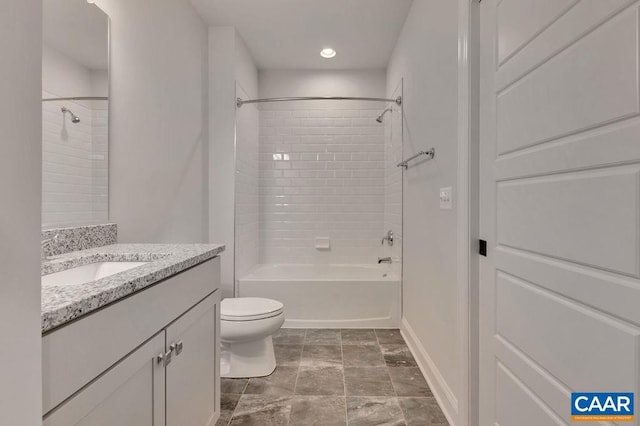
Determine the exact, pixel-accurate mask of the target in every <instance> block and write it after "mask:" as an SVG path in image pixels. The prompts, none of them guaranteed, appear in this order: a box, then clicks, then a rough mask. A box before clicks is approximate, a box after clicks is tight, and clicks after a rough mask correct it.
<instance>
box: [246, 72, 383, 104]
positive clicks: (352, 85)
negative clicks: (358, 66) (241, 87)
mask: <svg viewBox="0 0 640 426" xmlns="http://www.w3.org/2000/svg"><path fill="white" fill-rule="evenodd" d="M385 76H386V73H385V70H383V69H381V70H377V69H372V70H335V71H332V70H261V71H260V74H259V89H260V97H261V98H278V97H282V96H354V97H358V96H364V97H384V95H385V87H386V80H385V79H386V77H385ZM313 102H314V103H313V105H317V102H323V101H313Z"/></svg>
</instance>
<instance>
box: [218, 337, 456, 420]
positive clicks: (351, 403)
mask: <svg viewBox="0 0 640 426" xmlns="http://www.w3.org/2000/svg"><path fill="white" fill-rule="evenodd" d="M273 343H274V347H275V352H276V360H277V368H276V370H275V371H274V372H273V374H271V375H270V376H268V377H262V378H255V379H222V402H221V405H222V406H221V411H222V412H221V416H220V420H219V421H218V423H217V425H233V426H236V425H256V426H280V425H290V426H294V425H295V426H297V425H304V426H311V425H318V426H340V425H350V426H372V425H394V426H400V425H408V426H413V425H421V426H444V425H448V423H447V420H446V418H445V416H444V414H442V411H441V410H440V407H439V406H438V403H437V402H436V400H435V398H434V397H433V394H432V393H431V390H430V389H429V386H428V385H427V383H426V381H425V380H424V378H423V376H422V374H421V372H420V370H419V369H418V367H417V365H416V362H415V360H414V359H413V356H412V355H411V352H410V351H409V348H408V347H407V345H406V344H405V342H404V340H403V338H402V336H401V335H400V332H399V331H398V330H386V329H385V330H380V329H376V330H369V329H352V330H335V329H308V330H304V329H281V330H280V331H279V332H278V333H277V334H276V335H274V337H273Z"/></svg>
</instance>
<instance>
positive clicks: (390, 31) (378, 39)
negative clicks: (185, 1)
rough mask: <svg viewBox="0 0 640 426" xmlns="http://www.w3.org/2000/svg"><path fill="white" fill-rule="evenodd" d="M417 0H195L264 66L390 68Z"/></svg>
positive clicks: (211, 21)
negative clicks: (326, 52)
mask: <svg viewBox="0 0 640 426" xmlns="http://www.w3.org/2000/svg"><path fill="white" fill-rule="evenodd" d="M412 1H413V0H192V2H193V4H194V6H195V7H196V9H197V10H198V11H199V12H200V15H201V16H202V17H203V19H204V20H205V22H207V24H209V25H212V26H223V25H225V26H226V25H232V26H235V27H236V29H237V31H238V33H239V34H240V35H241V36H242V38H243V39H244V41H245V43H246V44H247V47H248V48H249V51H250V52H251V55H252V56H253V58H254V60H255V62H256V65H257V67H258V68H259V69H356V68H386V67H387V63H388V61H389V57H390V56H391V52H392V51H393V48H394V46H395V44H396V40H397V38H398V35H399V34H400V31H401V30H402V26H403V24H404V21H405V19H406V17H407V14H408V13H409V8H410V7H411V3H412ZM327 46H330V47H332V48H334V49H335V50H336V51H337V52H338V54H337V55H336V57H335V58H333V59H323V58H321V57H320V50H321V49H322V48H324V47H327Z"/></svg>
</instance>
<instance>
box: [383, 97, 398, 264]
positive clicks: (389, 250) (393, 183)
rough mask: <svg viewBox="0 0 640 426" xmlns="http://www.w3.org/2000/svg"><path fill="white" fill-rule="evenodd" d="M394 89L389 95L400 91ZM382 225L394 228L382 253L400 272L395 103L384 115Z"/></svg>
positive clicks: (386, 228) (396, 115)
mask: <svg viewBox="0 0 640 426" xmlns="http://www.w3.org/2000/svg"><path fill="white" fill-rule="evenodd" d="M400 93H401V92H400V91H398V92H396V93H394V95H393V96H392V98H395V97H397V96H399V95H400ZM384 125H385V145H384V149H385V176H384V229H385V232H387V231H389V230H391V231H393V236H394V241H393V246H389V245H388V244H385V245H384V247H385V249H384V256H390V257H391V258H392V260H393V263H392V270H393V271H394V272H396V273H397V274H399V275H400V274H401V273H402V169H401V168H400V167H397V164H398V163H399V162H400V161H402V110H401V108H400V107H397V106H394V107H393V110H392V111H391V112H390V113H387V115H385V121H384Z"/></svg>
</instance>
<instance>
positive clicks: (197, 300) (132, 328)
mask: <svg viewBox="0 0 640 426" xmlns="http://www.w3.org/2000/svg"><path fill="white" fill-rule="evenodd" d="M219 280H220V260H219V258H214V259H212V260H209V261H207V262H205V263H203V264H200V265H198V266H195V267H193V268H191V269H189V270H186V271H184V272H182V273H179V274H177V275H175V276H172V277H170V278H168V279H166V280H164V281H162V282H160V283H158V284H155V285H153V286H151V287H149V288H148V289H145V290H142V291H140V292H138V293H135V294H134V295H132V296H130V297H127V298H125V299H123V300H121V301H118V302H115V303H113V304H112V305H109V306H108V307H106V308H104V309H102V310H99V311H97V312H95V313H93V314H90V315H87V316H86V317H82V318H80V319H79V320H77V321H75V322H72V323H70V324H69V325H67V326H63V327H61V328H59V329H56V330H54V331H53V332H51V333H50V334H47V335H46V336H44V337H43V385H44V389H43V404H44V410H43V415H44V417H43V425H44V426H71V425H87V426H89V425H91V426H103V425H104V426H107V425H109V426H113V425H118V426H147V425H148V426H212V425H214V424H215V422H216V421H217V419H218V417H219V411H220V388H219V368H218V365H219V354H218V348H219V324H220V321H219V316H220V313H219V303H220V291H219V290H218V287H219Z"/></svg>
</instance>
